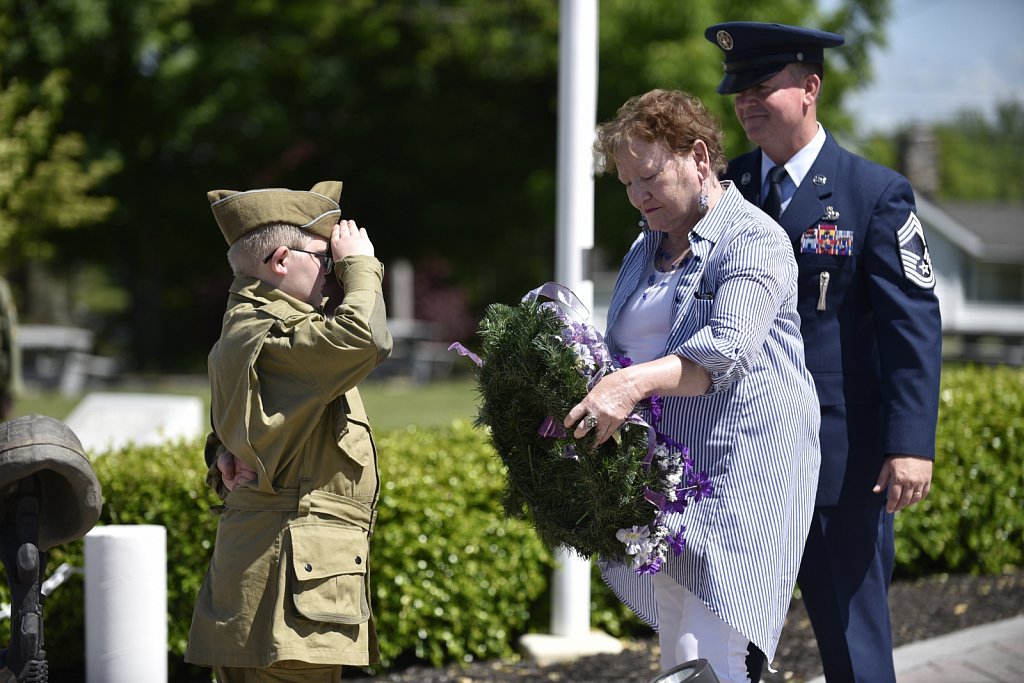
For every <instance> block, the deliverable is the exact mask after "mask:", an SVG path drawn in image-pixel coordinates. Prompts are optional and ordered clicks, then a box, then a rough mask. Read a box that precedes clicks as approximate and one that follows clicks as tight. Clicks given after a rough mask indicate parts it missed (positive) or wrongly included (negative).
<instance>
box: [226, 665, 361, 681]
mask: <svg viewBox="0 0 1024 683" xmlns="http://www.w3.org/2000/svg"><path fill="white" fill-rule="evenodd" d="M213 673H214V675H215V676H216V677H217V683H340V681H341V665H335V666H331V665H327V664H307V663H306V662H296V661H283V662H275V663H274V664H272V665H270V666H268V667H267V668H265V669H252V668H245V667H233V666H232V667H226V666H215V667H214V668H213Z"/></svg>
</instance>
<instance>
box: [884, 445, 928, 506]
mask: <svg viewBox="0 0 1024 683" xmlns="http://www.w3.org/2000/svg"><path fill="white" fill-rule="evenodd" d="M886 486H888V487H889V497H888V499H887V500H886V504H885V509H886V511H888V512H897V511H899V510H902V509H903V508H906V507H910V506H911V505H914V504H915V503H920V502H921V501H922V500H924V499H925V498H927V497H928V492H929V491H931V488H932V461H931V460H929V459H927V458H920V457H917V456H914V455H890V456H889V457H888V458H886V460H885V464H883V465H882V471H881V472H880V473H879V474H878V481H877V483H876V484H875V487H874V488H873V489H871V490H872V491H873V492H874V493H879V492H881V491H882V489H884V488H885V487H886Z"/></svg>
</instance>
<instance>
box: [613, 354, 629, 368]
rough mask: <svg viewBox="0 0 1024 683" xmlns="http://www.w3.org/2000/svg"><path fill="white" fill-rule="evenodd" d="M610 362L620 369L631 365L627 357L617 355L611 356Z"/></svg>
mask: <svg viewBox="0 0 1024 683" xmlns="http://www.w3.org/2000/svg"><path fill="white" fill-rule="evenodd" d="M612 360H613V361H615V364H616V365H618V366H619V367H620V368H628V367H629V366H630V365H632V364H633V359H632V358H630V357H629V356H620V355H619V354H617V353H616V354H615V355H613V356H612Z"/></svg>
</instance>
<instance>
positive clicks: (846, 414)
mask: <svg viewBox="0 0 1024 683" xmlns="http://www.w3.org/2000/svg"><path fill="white" fill-rule="evenodd" d="M705 37H706V38H707V39H708V40H710V41H711V42H713V43H715V44H716V45H717V46H718V47H720V48H721V49H722V51H723V52H724V54H725V62H724V69H725V74H724V76H723V78H722V81H721V83H720V84H719V86H718V92H719V93H721V94H732V95H734V96H735V103H734V104H735V111H736V116H737V118H738V119H739V121H740V123H741V125H742V126H743V128H744V131H745V132H746V134H747V137H748V138H749V139H750V140H751V141H753V142H754V143H756V144H757V145H759V147H758V148H757V149H755V150H754V151H752V152H750V153H747V154H744V155H742V156H740V157H737V158H736V159H733V160H732V161H731V162H730V164H729V169H728V171H727V172H726V176H725V177H726V178H727V179H729V180H732V181H733V182H734V183H735V184H736V186H737V187H738V188H739V189H740V191H741V192H742V194H743V195H744V197H746V199H747V200H748V201H750V202H752V203H754V204H756V205H758V206H762V207H764V210H765V211H766V212H767V213H769V214H770V215H772V216H773V217H774V218H776V220H777V221H778V222H779V223H780V224H781V225H782V227H783V228H785V230H786V231H787V233H788V234H789V236H790V237H791V238H792V240H793V247H794V250H795V252H796V259H797V264H798V266H799V278H800V281H799V297H800V301H799V305H798V310H799V313H800V317H801V332H802V334H803V338H804V347H805V353H806V359H807V366H808V368H809V369H810V371H811V373H812V375H813V376H814V380H815V385H816V387H817V391H818V398H819V402H820V404H821V450H822V462H821V475H820V477H819V483H818V492H817V499H816V507H815V515H814V517H813V519H812V523H811V528H810V531H809V535H808V540H807V545H806V548H805V550H804V556H803V561H802V563H801V569H800V574H799V577H798V583H799V586H800V589H801V592H802V594H803V599H804V604H805V606H806V608H807V612H808V615H809V616H810V619H811V624H812V626H813V628H814V632H815V635H816V637H817V640H818V648H819V651H820V653H821V658H822V665H823V667H824V673H825V677H826V679H827V680H828V681H829V683H846V682H851V681H858V682H868V681H870V682H871V683H895V680H896V679H895V673H894V671H893V661H892V635H891V627H890V622H889V609H888V600H887V594H888V588H889V582H890V579H891V576H892V569H893V564H894V556H895V551H894V538H893V514H894V513H895V512H896V511H898V510H900V509H903V508H905V507H907V506H909V505H913V504H915V503H918V502H920V501H921V500H922V499H923V498H924V497H926V496H927V495H928V491H929V489H930V486H931V474H932V463H933V460H934V457H935V426H936V421H937V415H938V397H939V375H940V366H941V324H940V319H939V305H938V301H937V299H936V298H935V293H934V285H935V278H934V274H933V272H932V268H931V261H930V259H929V255H928V247H927V243H926V241H925V236H924V231H923V229H922V227H921V222H920V221H919V220H918V217H917V215H916V207H915V203H914V193H913V190H912V188H911V186H910V183H909V182H908V181H907V179H906V178H904V177H903V176H901V175H900V174H898V173H896V172H894V171H892V170H890V169H887V168H884V167H882V166H879V165H877V164H874V163H871V162H869V161H867V160H865V159H863V158H861V157H859V156H857V155H855V154H852V153H850V152H848V151H847V150H845V149H843V148H842V147H840V146H839V145H838V144H837V142H836V140H835V138H834V137H833V136H832V135H831V134H830V133H829V132H828V131H826V130H825V129H824V128H823V127H822V126H821V125H820V124H819V123H818V120H817V110H816V103H817V98H818V95H819V93H820V91H821V83H822V76H823V62H824V51H825V49H826V48H830V47H836V46H839V45H841V44H842V43H843V38H842V36H840V35H837V34H835V33H828V32H825V31H817V30H813V29H806V28H800V27H794V26H785V25H780V24H764V23H756V22H728V23H724V24H717V25H714V26H711V27H710V28H708V29H707V31H705ZM776 167H778V168H777V169H776ZM773 185H774V187H773ZM756 672H757V674H758V675H759V673H760V666H757V667H756ZM753 680H758V679H757V678H754V679H753Z"/></svg>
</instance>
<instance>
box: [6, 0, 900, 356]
mask: <svg viewBox="0 0 1024 683" xmlns="http://www.w3.org/2000/svg"><path fill="white" fill-rule="evenodd" d="M558 5H559V3H557V2H554V1H553V0H444V1H439V2H419V3H410V2H408V1H407V0H347V1H346V2H334V1H333V0H287V1H285V0H257V1H254V2H244V3H240V2H229V1H228V0H173V1H171V2H168V1H167V0H134V1H133V2H122V1H120V0H48V2H39V1H38V0H0V45H2V46H3V56H2V59H3V62H2V65H0V67H2V69H0V86H3V87H4V88H10V87H12V83H13V82H14V81H13V75H14V74H17V82H18V83H24V84H31V87H33V88H41V86H42V84H43V83H44V82H46V79H47V78H48V77H51V76H50V74H54V73H58V74H59V73H64V74H66V75H67V76H66V81H65V82H64V85H63V88H64V97H63V100H62V102H61V104H60V106H59V107H58V106H57V104H56V103H52V104H51V105H48V106H47V107H45V108H44V109H45V110H46V111H49V112H51V113H53V114H56V112H58V111H59V112H60V116H59V118H57V117H55V118H54V121H58V120H59V124H58V125H57V126H56V127H55V128H54V129H52V131H51V132H49V133H48V135H49V138H50V143H49V145H48V147H49V148H51V149H58V148H57V146H56V144H55V141H56V140H58V139H62V138H61V136H71V137H69V138H67V139H68V140H72V141H73V140H79V141H80V144H81V145H82V146H81V147H79V148H74V147H72V148H71V149H67V148H63V149H64V150H65V151H64V152H63V154H65V156H67V157H69V158H74V159H79V160H80V162H81V164H82V168H83V169H86V172H85V173H84V174H83V175H82V177H83V181H82V182H83V183H84V182H87V181H98V184H97V185H96V186H95V187H94V189H93V190H92V191H90V192H83V191H79V193H78V197H79V198H81V199H87V198H88V197H90V196H94V197H97V198H98V197H112V198H114V199H115V200H116V203H117V204H116V209H115V210H114V211H113V212H112V213H110V215H109V216H108V217H107V218H105V219H104V220H102V222H101V223H95V224H93V225H92V226H91V227H82V228H80V229H78V230H75V231H72V232H68V231H60V230H58V229H57V228H56V225H57V222H59V221H60V220H67V219H68V217H69V216H71V215H72V214H70V213H61V214H60V215H59V216H55V215H53V213H60V212H57V211H55V212H52V213H51V214H50V215H47V216H40V217H39V218H38V220H37V223H36V224H35V225H36V226H37V227H36V228H32V227H30V225H29V224H28V223H27V222H24V221H21V220H19V222H18V224H17V225H18V227H17V230H18V231H19V232H20V231H22V230H29V231H31V230H39V229H41V227H39V226H42V225H43V224H46V225H47V226H48V227H47V233H46V243H47V244H50V245H51V247H52V249H53V250H54V253H60V254H61V255H62V259H61V262H60V266H61V267H62V268H64V269H66V270H68V271H74V270H75V269H81V268H83V267H85V266H86V265H89V264H101V265H102V266H103V267H104V268H106V269H108V271H109V276H110V278H112V279H113V281H114V282H116V283H118V284H119V285H120V286H122V287H124V288H125V289H126V290H127V291H128V292H129V295H130V297H129V298H130V301H131V305H130V307H129V308H128V309H127V310H126V311H125V312H124V315H123V317H122V319H121V320H120V321H119V324H120V326H121V327H120V329H119V331H118V334H117V336H118V337H119V338H124V339H128V340H130V346H129V348H128V349H126V350H127V351H129V352H130V353H131V356H132V358H133V359H134V360H135V362H136V364H137V366H138V367H140V368H143V369H153V370H159V369H166V370H170V369H174V370H180V369H192V370H194V369H200V368H202V366H203V363H204V361H205V356H206V351H207V349H208V348H209V346H210V344H211V343H212V342H213V340H214V339H215V338H216V335H217V333H218V331H219V325H220V317H221V314H222V311H223V302H224V298H225V291H226V288H227V285H228V284H229V282H230V273H229V270H228V267H227V264H226V259H225V258H224V252H225V250H226V245H225V244H224V242H223V239H222V237H221V235H220V233H219V231H218V230H217V228H216V225H215V223H214V222H213V220H212V216H211V214H210V212H209V209H208V203H207V201H206V197H205V193H206V192H207V191H209V190H211V189H219V188H229V189H236V190H243V189H250V188H253V187H267V186H286V187H297V188H301V187H311V186H312V185H313V184H314V183H316V182H318V181H320V180H324V179H330V178H336V179H341V180H343V181H344V182H345V192H344V194H343V196H342V208H343V212H344V213H345V214H346V215H347V216H351V217H353V218H355V219H357V220H358V221H359V222H360V224H361V225H364V226H366V227H367V228H368V229H369V230H370V233H371V236H372V238H373V239H374V242H375V245H376V247H377V253H378V254H379V255H380V256H381V257H382V259H383V260H384V261H385V263H388V262H392V261H394V260H395V259H398V258H407V259H410V260H411V261H413V262H414V263H417V262H421V261H424V260H426V259H443V260H444V261H446V262H447V263H448V264H449V265H450V271H451V278H452V279H453V280H454V281H455V282H457V283H458V284H459V285H460V286H461V287H462V288H463V289H464V290H465V291H466V292H467V294H468V296H469V299H470V300H471V302H472V304H473V306H474V307H475V309H476V310H477V311H481V310H482V309H483V306H484V305H485V304H486V303H488V302H491V301H511V300H515V299H517V298H518V297H519V296H520V295H521V294H522V292H524V291H526V290H527V289H529V288H531V287H533V286H535V285H536V284H537V283H539V282H542V281H544V280H547V279H550V278H551V277H552V270H553V261H554V259H553V257H552V254H553V252H554V232H555V225H554V217H555V202H556V197H555V156H556V155H555V149H556V140H555V133H556V124H557V111H558V102H557V96H558V53H559V45H558V25H559V16H558V12H559V6H558ZM834 7H835V9H834V10H833V11H832V12H830V13H829V14H827V15H826V14H824V13H822V12H820V11H819V10H818V9H817V8H816V5H815V3H814V2H811V1H809V0H779V1H777V2H774V3H771V4H770V5H766V4H765V3H761V2H758V1H757V0H721V1H720V2H714V3H685V4H681V3H679V2H678V0H603V1H602V2H601V3H600V9H599V11H600V38H601V46H600V72H599V78H600V86H599V87H600V89H599V104H598V117H599V118H600V119H605V118H608V117H610V116H611V115H612V114H613V113H614V111H615V108H616V107H617V106H618V105H619V104H621V103H622V102H623V101H625V99H626V98H627V97H629V96H631V95H634V94H637V93H639V92H642V91H644V90H647V89H650V88H651V87H669V88H683V89H686V90H689V91H692V92H693V93H695V94H697V95H699V96H701V97H702V98H704V99H705V100H706V101H707V102H708V104H709V106H711V107H712V109H713V110H714V111H716V112H717V113H719V114H720V115H721V118H722V120H723V123H724V124H725V126H726V129H727V143H728V145H729V152H730V153H736V152H738V151H740V150H742V149H743V148H745V146H746V142H745V140H744V138H743V136H742V133H741V132H740V131H739V128H738V126H737V124H736V122H735V117H734V116H733V115H732V111H731V102H730V100H729V99H728V98H724V97H720V96H718V95H717V94H715V92H714V87H715V84H716V83H717V81H718V79H719V77H720V73H721V71H720V62H721V55H720V52H719V50H718V49H717V48H716V47H715V46H713V45H711V44H710V43H708V42H707V41H706V40H705V39H704V37H703V31H704V28H705V27H706V26H708V25H710V24H712V23H715V22H717V21H722V20H730V19H759V20H767V21H779V22H786V23H805V24H809V25H817V26H820V27H822V28H826V29H835V30H840V31H842V32H843V33H844V34H845V35H846V38H847V47H845V48H844V49H843V50H842V51H835V53H836V55H837V57H836V58H835V59H832V62H831V63H830V65H829V74H828V76H827V81H828V85H827V87H826V89H825V94H824V98H825V99H824V101H823V103H822V109H823V111H822V114H823V116H824V117H826V120H827V121H828V122H829V125H830V127H831V128H834V129H838V130H842V129H843V127H844V126H845V125H846V122H845V120H844V119H843V118H842V116H841V113H840V109H839V104H840V102H841V98H842V94H843V93H844V92H846V91H847V90H848V89H849V88H850V87H852V86H853V85H855V84H857V83H860V82H863V80H864V79H865V78H866V76H867V74H868V66H867V61H866V59H865V58H864V55H865V54H866V49H867V47H868V46H869V45H871V44H873V43H875V42H877V41H878V40H879V39H880V38H879V36H880V35H881V33H880V31H879V30H878V29H879V26H880V25H881V22H882V21H883V20H884V18H885V15H886V12H887V8H888V0H843V1H842V2H840V3H838V4H836V5H834ZM75 136H78V137H75ZM65 144H67V143H65ZM108 160H117V161H118V162H119V163H120V164H121V167H120V169H121V170H120V172H118V173H116V174H112V175H108V176H104V175H103V171H105V170H106V171H109V169H110V168H111V166H104V164H109V163H112V162H110V161H108ZM83 188H84V186H83ZM21 194H23V193H20V192H19V195H21ZM597 196H598V200H597V201H598V203H597V216H598V221H597V240H598V243H599V245H600V246H601V247H602V248H603V250H604V251H605V252H606V253H608V254H609V255H610V257H609V258H610V260H611V261H612V267H614V263H615V262H617V259H618V257H619V255H620V254H621V253H622V252H623V250H624V248H625V245H626V244H628V242H629V241H631V239H632V234H631V228H630V227H629V226H633V225H635V221H634V220H633V218H632V212H631V210H630V209H629V207H628V204H627V202H626V201H625V199H624V197H623V196H622V194H621V189H620V188H618V187H617V184H615V183H614V182H613V181H610V180H608V179H604V180H602V181H600V183H599V185H598V193H597ZM46 199H48V200H49V201H53V200H56V201H57V204H55V206H61V205H64V204H66V203H73V204H80V205H81V210H82V211H87V210H88V208H87V207H88V206H90V205H92V206H94V207H95V205H94V204H91V202H90V201H85V202H78V201H72V202H64V201H63V200H64V199H67V196H56V195H53V194H51V195H50V196H49V197H48V198H46ZM21 201H23V202H24V203H25V205H31V206H35V205H37V204H39V203H40V202H41V201H43V198H42V197H40V196H39V195H38V194H35V195H33V194H31V193H25V194H24V198H23V199H22V200H21ZM65 208H67V207H65ZM98 216H99V214H94V215H93V218H97V217H98ZM84 222H85V221H80V223H79V224H82V223H84ZM51 223H52V225H51ZM451 317H452V318H455V317H456V316H454V315H453V316H451Z"/></svg>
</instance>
